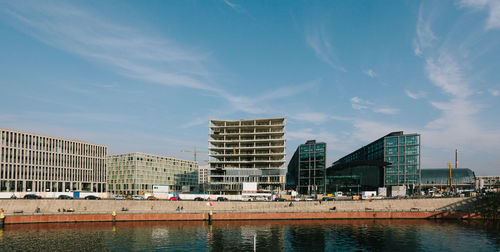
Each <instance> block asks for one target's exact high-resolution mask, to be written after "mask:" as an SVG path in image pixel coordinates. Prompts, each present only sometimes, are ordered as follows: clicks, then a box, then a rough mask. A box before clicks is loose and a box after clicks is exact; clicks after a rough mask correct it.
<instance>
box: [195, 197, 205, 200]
mask: <svg viewBox="0 0 500 252" xmlns="http://www.w3.org/2000/svg"><path fill="white" fill-rule="evenodd" d="M194 201H205V199H204V198H202V197H196V198H194Z"/></svg>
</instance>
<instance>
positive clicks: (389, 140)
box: [385, 137, 398, 146]
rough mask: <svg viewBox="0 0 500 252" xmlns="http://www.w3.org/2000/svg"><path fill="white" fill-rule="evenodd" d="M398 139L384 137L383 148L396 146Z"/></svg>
mask: <svg viewBox="0 0 500 252" xmlns="http://www.w3.org/2000/svg"><path fill="white" fill-rule="evenodd" d="M397 145H398V138H397V137H386V138H385V146H397Z"/></svg>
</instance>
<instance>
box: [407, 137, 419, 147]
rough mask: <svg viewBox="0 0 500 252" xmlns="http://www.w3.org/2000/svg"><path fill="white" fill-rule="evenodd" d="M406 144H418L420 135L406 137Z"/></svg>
mask: <svg viewBox="0 0 500 252" xmlns="http://www.w3.org/2000/svg"><path fill="white" fill-rule="evenodd" d="M406 144H407V145H410V144H418V136H407V137H406Z"/></svg>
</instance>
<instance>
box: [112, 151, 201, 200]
mask: <svg viewBox="0 0 500 252" xmlns="http://www.w3.org/2000/svg"><path fill="white" fill-rule="evenodd" d="M107 167H108V180H107V182H108V189H109V190H108V191H109V192H110V193H112V194H119V193H123V194H128V195H133V194H141V192H152V191H153V185H168V186H169V187H170V190H171V191H174V192H181V191H183V190H184V189H187V190H189V191H191V192H194V191H197V186H198V163H197V162H193V161H187V160H182V159H177V158H170V157H163V156H158V155H153V154H146V153H139V152H133V153H125V154H116V155H110V156H108V159H107Z"/></svg>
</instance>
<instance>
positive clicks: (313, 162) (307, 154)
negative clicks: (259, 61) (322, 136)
mask: <svg viewBox="0 0 500 252" xmlns="http://www.w3.org/2000/svg"><path fill="white" fill-rule="evenodd" d="M325 167H326V143H316V140H308V141H306V143H305V144H301V145H299V147H298V148H297V150H296V151H295V153H294V154H293V156H292V159H291V160H290V162H289V163H288V174H287V186H288V187H290V188H293V189H295V190H296V191H297V192H298V193H300V194H308V195H311V194H314V193H318V194H322V193H324V192H325V191H326V172H325Z"/></svg>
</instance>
